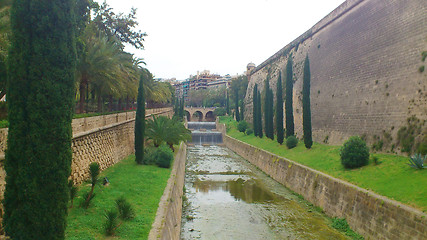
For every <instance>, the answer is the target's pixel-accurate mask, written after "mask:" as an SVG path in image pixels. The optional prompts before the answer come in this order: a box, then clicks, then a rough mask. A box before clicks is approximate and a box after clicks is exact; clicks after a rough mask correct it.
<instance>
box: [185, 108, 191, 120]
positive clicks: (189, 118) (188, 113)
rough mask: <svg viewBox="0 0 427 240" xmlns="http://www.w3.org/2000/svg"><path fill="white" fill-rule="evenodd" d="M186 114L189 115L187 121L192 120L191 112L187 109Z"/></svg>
mask: <svg viewBox="0 0 427 240" xmlns="http://www.w3.org/2000/svg"><path fill="white" fill-rule="evenodd" d="M185 116H186V117H187V121H188V122H190V121H191V114H190V112H188V111H187V110H185Z"/></svg>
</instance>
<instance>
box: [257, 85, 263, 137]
mask: <svg viewBox="0 0 427 240" xmlns="http://www.w3.org/2000/svg"><path fill="white" fill-rule="evenodd" d="M257 101H258V104H257V108H258V111H257V116H258V121H257V122H258V136H259V137H260V138H262V137H263V133H262V115H261V93H260V92H258V96H257Z"/></svg>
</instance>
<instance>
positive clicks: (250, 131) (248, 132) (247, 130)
mask: <svg viewBox="0 0 427 240" xmlns="http://www.w3.org/2000/svg"><path fill="white" fill-rule="evenodd" d="M252 133H254V130H253V129H252V128H248V129H246V135H251V134H252Z"/></svg>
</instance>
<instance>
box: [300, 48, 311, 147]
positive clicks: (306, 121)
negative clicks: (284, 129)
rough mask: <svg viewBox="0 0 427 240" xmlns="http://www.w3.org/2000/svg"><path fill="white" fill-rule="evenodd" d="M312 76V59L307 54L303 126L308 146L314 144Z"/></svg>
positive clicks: (303, 88)
mask: <svg viewBox="0 0 427 240" xmlns="http://www.w3.org/2000/svg"><path fill="white" fill-rule="evenodd" d="M310 78H311V76H310V61H309V60H308V55H307V56H306V57H305V62H304V78H303V79H304V82H303V86H302V126H303V131H304V145H305V147H306V148H311V146H312V145H313V139H312V132H311V109H310Z"/></svg>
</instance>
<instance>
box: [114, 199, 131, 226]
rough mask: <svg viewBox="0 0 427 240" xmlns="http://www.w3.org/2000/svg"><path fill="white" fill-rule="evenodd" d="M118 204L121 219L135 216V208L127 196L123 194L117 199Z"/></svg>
mask: <svg viewBox="0 0 427 240" xmlns="http://www.w3.org/2000/svg"><path fill="white" fill-rule="evenodd" d="M116 205H117V209H118V210H119V216H120V218H121V219H123V220H130V219H133V218H134V217H135V210H134V209H133V207H132V205H131V204H130V203H129V202H128V201H127V200H126V199H125V197H123V196H122V197H120V198H118V199H116Z"/></svg>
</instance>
